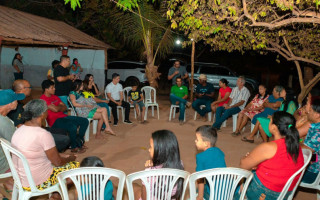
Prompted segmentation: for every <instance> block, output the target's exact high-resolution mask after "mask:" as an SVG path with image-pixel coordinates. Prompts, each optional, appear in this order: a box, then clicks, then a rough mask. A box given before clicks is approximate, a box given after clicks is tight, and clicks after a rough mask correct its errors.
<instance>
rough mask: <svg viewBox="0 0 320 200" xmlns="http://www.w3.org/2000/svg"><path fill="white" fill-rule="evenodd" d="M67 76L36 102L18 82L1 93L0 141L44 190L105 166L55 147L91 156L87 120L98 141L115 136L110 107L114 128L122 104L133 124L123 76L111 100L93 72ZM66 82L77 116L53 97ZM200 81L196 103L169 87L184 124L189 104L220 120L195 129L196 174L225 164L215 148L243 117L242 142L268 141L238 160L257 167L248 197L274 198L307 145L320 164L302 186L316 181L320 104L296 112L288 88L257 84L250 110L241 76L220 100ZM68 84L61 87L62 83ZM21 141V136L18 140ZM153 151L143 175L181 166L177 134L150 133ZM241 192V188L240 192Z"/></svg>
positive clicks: (203, 188)
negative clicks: (248, 129) (248, 128)
mask: <svg viewBox="0 0 320 200" xmlns="http://www.w3.org/2000/svg"><path fill="white" fill-rule="evenodd" d="M64 62H66V63H64ZM69 62H70V60H69ZM67 63H68V61H67V58H65V57H63V58H62V61H61V62H60V66H61V67H63V68H65V67H64V66H67ZM68 76H69V75H68V74H65V76H62V75H60V76H55V78H54V80H55V81H54V82H53V81H51V80H45V81H43V82H42V89H43V94H42V96H41V97H40V99H34V100H31V101H29V102H28V103H27V104H26V105H22V104H21V102H18V101H20V100H23V99H24V98H25V97H26V96H30V92H31V86H30V83H29V82H28V81H26V80H16V81H15V82H14V84H13V90H1V91H0V96H1V98H0V137H1V138H4V139H6V140H8V141H9V142H11V145H12V147H14V148H16V149H17V150H19V151H20V152H21V153H22V154H23V155H24V156H25V157H26V159H27V160H28V161H29V165H30V170H31V174H32V176H33V179H34V180H35V183H36V185H37V187H38V188H39V189H44V188H47V187H50V186H51V185H54V184H55V183H56V182H57V178H56V176H57V174H58V173H60V172H63V171H66V170H70V169H74V168H78V167H81V166H100V167H103V166H104V165H103V163H102V161H101V160H100V159H98V158H96V157H94V158H93V157H90V158H86V159H84V161H82V162H81V164H80V163H79V162H77V161H75V160H76V156H74V155H68V156H62V155H61V154H59V152H60V151H63V150H65V149H66V148H67V146H69V144H65V146H64V147H62V146H61V144H60V143H58V141H59V140H64V141H68V142H69V143H70V146H71V152H73V153H83V152H85V151H86V148H87V147H86V145H85V144H84V134H85V132H86V130H87V127H88V124H89V122H88V119H87V118H92V119H96V120H98V127H97V138H100V137H102V132H101V130H103V129H104V128H103V126H105V130H106V131H108V132H109V133H110V134H115V133H114V132H113V131H112V129H111V127H110V125H109V117H108V108H107V106H110V107H111V108H112V114H113V117H114V125H117V123H118V118H116V116H117V113H116V109H117V106H122V107H124V108H125V109H126V112H125V122H126V123H128V124H130V123H131V122H130V121H129V112H130V105H129V103H128V102H125V101H123V99H124V97H123V92H122V90H123V88H122V86H121V84H120V83H119V81H120V77H119V75H118V74H113V76H112V82H111V83H110V84H109V85H108V86H107V87H106V94H107V98H108V100H106V99H101V98H98V96H99V94H100V92H99V90H98V88H97V86H96V84H95V83H94V80H93V76H92V75H88V77H87V78H86V79H85V80H84V81H81V80H78V79H76V80H73V81H71V77H68ZM69 80H70V81H71V82H70V86H72V88H71V89H70V91H69V93H68V95H67V99H68V98H69V100H70V102H71V104H72V105H73V106H74V107H75V111H76V112H77V116H68V115H66V114H65V112H66V111H67V104H65V103H63V99H64V98H62V99H61V98H60V97H58V96H56V88H55V85H56V84H57V83H59V82H62V83H63V82H67V81H69ZM199 81H200V84H199V85H198V86H197V89H196V97H197V100H195V101H194V102H193V103H192V104H191V103H190V102H188V101H187V100H186V99H187V97H188V89H187V87H186V86H183V84H182V82H183V81H182V79H181V78H177V79H176V85H175V86H173V87H172V89H171V94H170V100H171V103H172V104H178V105H179V107H180V112H181V113H180V117H179V120H180V122H181V121H183V117H184V112H185V107H186V106H187V107H190V106H191V105H192V107H193V108H194V109H195V110H196V111H197V112H198V113H199V114H200V115H201V116H204V115H205V114H206V113H207V112H210V111H215V113H216V122H215V123H214V124H213V125H212V126H211V125H204V126H200V127H198V128H197V129H196V131H195V146H196V148H197V149H198V150H199V151H202V152H201V153H199V154H197V156H196V165H197V167H196V171H202V170H207V169H213V168H221V167H226V163H225V156H224V153H223V152H222V151H221V150H220V149H219V148H218V147H216V146H215V144H216V141H217V131H219V129H220V126H221V124H222V123H223V121H224V120H226V119H227V118H228V117H230V116H232V115H233V114H237V113H239V114H238V124H237V129H236V131H235V132H234V133H233V135H234V136H237V135H240V134H241V131H242V129H243V127H244V126H245V124H246V123H247V122H248V119H249V118H250V119H251V122H252V123H253V124H255V128H254V130H253V131H252V133H251V134H250V135H249V136H247V137H243V138H242V140H243V141H246V142H253V136H254V134H255V133H257V131H259V132H260V134H261V136H262V138H263V140H264V143H262V144H260V145H258V146H257V147H256V148H254V149H253V150H252V151H251V152H250V153H247V154H246V155H245V156H244V157H243V158H241V160H240V168H243V169H247V170H253V173H254V178H253V180H252V181H251V183H250V185H249V188H248V190H247V199H249V200H256V199H259V198H261V197H262V196H264V197H263V198H266V199H276V198H277V197H278V196H279V194H280V192H281V190H282V188H283V187H284V185H285V184H286V182H287V180H288V179H289V178H290V176H291V175H293V174H294V173H295V172H296V171H297V170H299V169H300V168H301V167H302V166H303V163H304V160H303V155H302V150H301V148H308V149H310V150H311V151H312V152H313V153H314V155H315V159H314V160H312V162H311V164H310V166H308V168H307V170H306V172H305V175H304V176H303V178H302V181H303V182H306V183H312V182H313V181H314V180H315V178H316V177H317V175H318V173H319V169H320V161H319V160H318V156H319V154H320V145H319V141H320V129H319V128H320V100H319V99H315V100H312V98H311V96H310V95H309V96H308V99H307V101H306V102H305V105H304V106H303V107H302V108H300V109H298V110H297V109H296V106H295V104H294V103H293V102H287V101H286V91H285V89H284V88H283V87H281V86H276V87H275V88H274V89H273V92H272V95H268V94H267V93H266V88H265V86H263V85H260V86H259V94H257V95H256V96H255V97H254V99H253V100H252V101H251V102H250V103H248V105H247V106H246V103H247V101H248V99H249V96H250V93H249V91H248V89H247V88H245V86H244V84H245V79H244V77H239V78H238V80H237V87H236V88H234V89H233V90H231V89H230V88H229V87H228V86H227V85H228V81H227V80H224V79H222V80H220V87H221V88H220V90H219V96H218V99H217V100H216V101H213V92H214V91H213V87H212V85H211V84H209V83H207V82H206V76H205V75H201V76H200V80H199ZM60 84H61V83H60ZM68 84H69V83H68ZM68 84H64V86H66V85H68ZM59 87H61V85H59ZM60 89H61V88H60ZM60 92H61V91H60ZM63 92H64V91H63ZM129 93H130V95H129V96H130V98H129V102H130V103H132V104H134V105H135V107H136V108H138V107H139V108H140V110H142V111H141V121H142V120H143V119H144V117H143V113H144V112H143V108H144V105H143V103H142V100H141V99H143V94H142V93H141V91H140V90H138V89H137V85H134V87H132V91H130V92H129ZM59 94H64V93H59ZM61 96H63V95H61ZM98 99H99V100H98ZM98 105H99V106H98ZM201 105H205V108H200V106H201ZM138 110H139V109H138ZM8 117H10V118H11V119H12V121H14V123H12V121H10V119H9V118H8ZM44 121H47V123H48V125H49V126H50V128H49V129H43V128H41V127H43V122H44ZM142 122H143V121H142ZM16 127H17V128H16ZM61 132H62V133H63V134H61ZM251 136H252V137H251ZM271 136H273V138H274V140H273V141H270V142H268V137H271ZM304 136H305V140H304V142H303V144H302V143H301V141H300V138H302V137H304ZM21 138H24V139H23V140H21ZM62 138H63V139H62ZM58 145H59V147H58ZM149 153H150V159H149V160H147V161H146V163H145V166H146V168H147V169H146V170H150V169H159V168H174V169H182V170H183V169H184V166H183V162H182V160H181V158H180V151H179V144H178V140H177V138H176V136H175V134H174V133H173V132H172V131H169V130H158V131H155V132H153V133H152V135H151V138H150V148H149ZM13 160H14V163H15V167H16V168H17V169H18V173H19V175H20V177H21V178H22V185H23V187H24V189H25V190H30V188H29V183H28V181H27V179H26V173H25V172H24V170H21V165H20V161H19V160H18V159H17V158H15V157H14V158H13ZM85 163H86V164H85ZM88 163H91V164H88ZM93 163H95V164H93ZM0 166H1V168H0V173H5V172H8V171H10V169H9V166H8V164H7V162H6V158H5V156H4V154H3V152H2V151H0ZM297 181H298V178H296V179H295V180H294V181H293V184H292V186H291V187H290V188H289V193H288V194H287V195H289V194H290V191H292V190H293V187H294V185H295V183H297ZM110 184H111V182H109V183H108V184H107V186H106V190H105V191H106V194H108V197H105V199H112V198H113V197H112V195H110V194H112V193H113V192H112V190H113V189H112V188H113V187H112V184H111V185H110ZM182 184H183V182H182V180H179V181H178V182H177V184H176V186H175V187H174V192H173V194H172V198H173V199H178V198H179V197H180V196H181V195H182V188H183V187H182ZM8 185H10V182H9V183H8V184H7V186H8ZM11 188H12V182H11ZM239 190H241V187H239V189H238V190H237V193H238V191H239ZM135 191H136V192H135V196H136V199H143V200H145V199H146V187H145V186H144V185H142V186H141V187H139V188H138V189H136V190H135ZM113 194H114V193H113ZM209 195H210V188H209V186H208V183H207V182H206V181H205V180H199V181H198V198H197V199H203V198H205V199H207V198H208V196H209ZM52 198H53V199H59V198H60V197H59V195H58V194H54V195H53V196H52ZM236 198H237V195H236Z"/></svg>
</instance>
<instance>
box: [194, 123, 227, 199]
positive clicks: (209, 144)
mask: <svg viewBox="0 0 320 200" xmlns="http://www.w3.org/2000/svg"><path fill="white" fill-rule="evenodd" d="M216 142H217V132H216V129H214V128H212V127H211V126H208V125H204V126H200V127H198V128H197V130H196V140H195V143H196V146H197V149H198V150H199V151H203V152H201V153H198V154H197V156H196V162H197V167H196V171H197V172H198V171H203V170H207V169H212V168H220V167H226V162H225V160H224V153H223V152H222V151H221V150H220V149H219V148H218V147H215V144H216ZM204 181H205V180H204V179H200V180H199V181H198V197H197V200H200V199H201V200H202V199H209V197H210V187H209V185H208V184H204Z"/></svg>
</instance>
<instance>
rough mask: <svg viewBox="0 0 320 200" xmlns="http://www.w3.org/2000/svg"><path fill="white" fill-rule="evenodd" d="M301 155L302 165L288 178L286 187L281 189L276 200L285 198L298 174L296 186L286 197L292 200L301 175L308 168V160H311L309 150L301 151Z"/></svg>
mask: <svg viewBox="0 0 320 200" xmlns="http://www.w3.org/2000/svg"><path fill="white" fill-rule="evenodd" d="M302 153H303V159H304V164H303V166H302V167H301V168H300V169H299V170H298V171H297V172H296V173H294V174H293V175H292V176H291V177H290V178H289V180H288V181H287V183H286V185H285V186H284V187H283V189H282V191H281V193H280V195H279V197H278V199H277V200H282V199H284V197H285V196H286V194H287V192H288V190H289V188H290V186H291V184H292V181H293V179H294V178H295V177H296V176H297V175H298V174H301V175H300V177H299V180H298V181H297V183H296V185H295V186H294V188H293V190H292V192H291V194H290V195H289V196H288V200H292V199H293V196H294V193H295V191H296V189H297V187H298V185H299V183H300V181H301V179H302V177H303V174H304V171H305V170H306V167H307V166H308V164H309V162H310V160H311V156H312V152H311V151H310V150H309V149H302Z"/></svg>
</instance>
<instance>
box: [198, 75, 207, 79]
mask: <svg viewBox="0 0 320 200" xmlns="http://www.w3.org/2000/svg"><path fill="white" fill-rule="evenodd" d="M199 79H201V80H207V75H205V74H200V76H199Z"/></svg>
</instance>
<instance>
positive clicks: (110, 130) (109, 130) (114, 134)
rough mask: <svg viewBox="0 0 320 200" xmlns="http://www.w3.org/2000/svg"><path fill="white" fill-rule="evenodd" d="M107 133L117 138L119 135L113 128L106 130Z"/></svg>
mask: <svg viewBox="0 0 320 200" xmlns="http://www.w3.org/2000/svg"><path fill="white" fill-rule="evenodd" d="M104 131H105V133H107V134H110V135H113V136H117V134H116V133H115V132H113V130H112V129H111V128H109V129H108V128H106V129H105V130H104Z"/></svg>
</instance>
